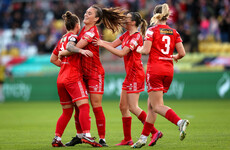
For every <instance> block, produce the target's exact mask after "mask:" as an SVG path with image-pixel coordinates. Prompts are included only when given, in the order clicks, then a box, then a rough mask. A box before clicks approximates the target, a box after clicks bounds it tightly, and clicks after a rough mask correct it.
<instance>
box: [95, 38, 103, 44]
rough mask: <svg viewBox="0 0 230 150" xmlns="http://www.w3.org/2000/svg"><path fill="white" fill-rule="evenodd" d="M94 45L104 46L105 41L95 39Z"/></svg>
mask: <svg viewBox="0 0 230 150" xmlns="http://www.w3.org/2000/svg"><path fill="white" fill-rule="evenodd" d="M93 44H94V45H96V46H103V41H102V40H101V39H93Z"/></svg>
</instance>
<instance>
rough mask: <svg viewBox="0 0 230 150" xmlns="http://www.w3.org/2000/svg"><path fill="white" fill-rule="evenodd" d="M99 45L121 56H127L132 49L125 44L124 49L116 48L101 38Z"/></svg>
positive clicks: (98, 41)
mask: <svg viewBox="0 0 230 150" xmlns="http://www.w3.org/2000/svg"><path fill="white" fill-rule="evenodd" d="M118 40H119V39H118ZM97 45H98V46H101V47H104V48H105V49H107V50H108V51H110V52H111V53H113V54H114V55H117V56H119V57H123V56H125V55H126V54H128V52H129V51H130V49H129V47H127V46H125V47H124V48H123V49H122V50H119V49H116V48H114V47H112V46H110V45H108V44H106V43H105V42H104V41H102V40H100V39H98V40H97Z"/></svg>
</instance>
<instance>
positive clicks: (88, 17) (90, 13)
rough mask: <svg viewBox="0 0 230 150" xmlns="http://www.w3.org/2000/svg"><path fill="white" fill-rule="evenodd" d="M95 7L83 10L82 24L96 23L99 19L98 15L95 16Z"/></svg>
mask: <svg viewBox="0 0 230 150" xmlns="http://www.w3.org/2000/svg"><path fill="white" fill-rule="evenodd" d="M96 11H97V10H96V9H95V8H92V7H90V8H88V9H87V10H86V12H85V15H84V20H83V22H84V24H92V23H93V24H96V22H97V20H98V19H99V18H98V17H96Z"/></svg>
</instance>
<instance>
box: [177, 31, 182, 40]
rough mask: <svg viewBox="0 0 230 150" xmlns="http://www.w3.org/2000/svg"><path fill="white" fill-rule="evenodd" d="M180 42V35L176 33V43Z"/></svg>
mask: <svg viewBox="0 0 230 150" xmlns="http://www.w3.org/2000/svg"><path fill="white" fill-rule="evenodd" d="M180 42H182V39H181V37H180V34H179V33H178V32H177V31H176V43H180Z"/></svg>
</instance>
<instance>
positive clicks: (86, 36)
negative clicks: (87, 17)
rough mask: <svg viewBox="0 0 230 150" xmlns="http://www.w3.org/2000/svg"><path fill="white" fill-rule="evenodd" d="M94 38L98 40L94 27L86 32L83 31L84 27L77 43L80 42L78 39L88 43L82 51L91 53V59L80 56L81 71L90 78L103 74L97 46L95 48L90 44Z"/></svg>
mask: <svg viewBox="0 0 230 150" xmlns="http://www.w3.org/2000/svg"><path fill="white" fill-rule="evenodd" d="M96 38H97V39H98V38H99V33H98V30H97V27H96V26H93V27H91V28H90V29H89V30H87V31H85V27H83V28H82V30H81V32H80V34H79V36H78V41H80V39H83V40H86V41H87V42H88V45H86V46H85V47H84V49H85V50H90V51H91V52H92V53H93V57H84V56H82V69H83V74H84V76H90V77H91V76H98V75H99V74H104V73H105V72H104V68H103V66H102V64H101V61H100V56H99V46H95V45H94V44H93V43H92V40H93V39H96Z"/></svg>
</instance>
